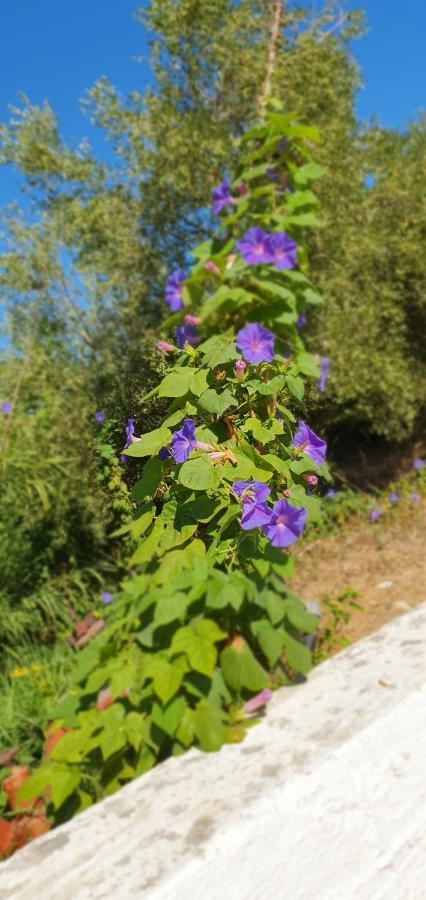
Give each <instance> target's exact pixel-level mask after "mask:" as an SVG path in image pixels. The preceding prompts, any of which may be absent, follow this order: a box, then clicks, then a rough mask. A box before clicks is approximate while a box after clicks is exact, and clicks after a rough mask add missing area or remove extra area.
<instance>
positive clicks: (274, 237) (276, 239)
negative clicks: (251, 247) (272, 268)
mask: <svg viewBox="0 0 426 900" xmlns="http://www.w3.org/2000/svg"><path fill="white" fill-rule="evenodd" d="M266 249H267V253H269V257H270V258H269V262H272V263H274V264H275V265H276V267H277V269H294V267H295V265H296V252H297V244H296V243H295V241H293V240H292V239H291V237H289V236H288V234H285V232H284V231H278V232H275V234H271V235H269V237H268V238H267V241H266Z"/></svg>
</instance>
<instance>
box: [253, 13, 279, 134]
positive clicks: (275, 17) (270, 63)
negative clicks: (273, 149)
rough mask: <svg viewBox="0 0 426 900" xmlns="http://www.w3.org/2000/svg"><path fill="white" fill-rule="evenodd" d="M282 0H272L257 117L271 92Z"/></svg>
mask: <svg viewBox="0 0 426 900" xmlns="http://www.w3.org/2000/svg"><path fill="white" fill-rule="evenodd" d="M282 11H283V8H282V0H273V3H272V9H271V12H272V24H271V37H270V40H269V50H268V59H267V63H266V75H265V81H264V82H263V87H262V90H261V92H260V97H259V103H258V112H259V117H260V118H262V116H263V112H264V109H265V106H266V103H267V100H268V97H269V95H270V93H271V84H272V76H273V73H274V66H275V60H276V56H277V49H278V40H279V36H280V25H281V15H282Z"/></svg>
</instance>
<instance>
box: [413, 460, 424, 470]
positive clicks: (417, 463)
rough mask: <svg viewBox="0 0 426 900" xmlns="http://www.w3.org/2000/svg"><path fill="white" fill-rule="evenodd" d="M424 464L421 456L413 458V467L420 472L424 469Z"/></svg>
mask: <svg viewBox="0 0 426 900" xmlns="http://www.w3.org/2000/svg"><path fill="white" fill-rule="evenodd" d="M424 464H425V461H424V459H420V458H419V457H417V458H416V459H415V460H413V469H415V470H416V472H419V471H420V469H423V466H424Z"/></svg>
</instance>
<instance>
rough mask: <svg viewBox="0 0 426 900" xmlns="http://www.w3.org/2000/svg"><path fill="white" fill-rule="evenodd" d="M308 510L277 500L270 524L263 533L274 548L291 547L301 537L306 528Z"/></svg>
mask: <svg viewBox="0 0 426 900" xmlns="http://www.w3.org/2000/svg"><path fill="white" fill-rule="evenodd" d="M306 515H307V513H306V509H304V508H303V507H301V508H297V507H295V506H291V504H290V503H288V501H287V500H277V502H276V503H274V506H273V508H272V512H271V518H270V521H269V522H268V524H266V525H263V531H264V532H265V534H266V537H267V538H268V540H269V541H270V542H271V544H272V546H273V547H290V546H291V544H294V543H295V541H297V539H298V538H299V537H300V535H301V534H302V531H303V529H304V527H305V522H306Z"/></svg>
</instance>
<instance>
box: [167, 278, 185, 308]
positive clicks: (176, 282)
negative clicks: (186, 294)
mask: <svg viewBox="0 0 426 900" xmlns="http://www.w3.org/2000/svg"><path fill="white" fill-rule="evenodd" d="M185 277H186V276H185V272H184V271H183V270H182V269H175V271H174V272H172V273H171V275H169V277H168V279H167V283H166V303H167V306H168V307H169V308H170V309H171V311H172V312H179V310H180V309H183V300H182V285H183V282H184V281H185Z"/></svg>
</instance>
